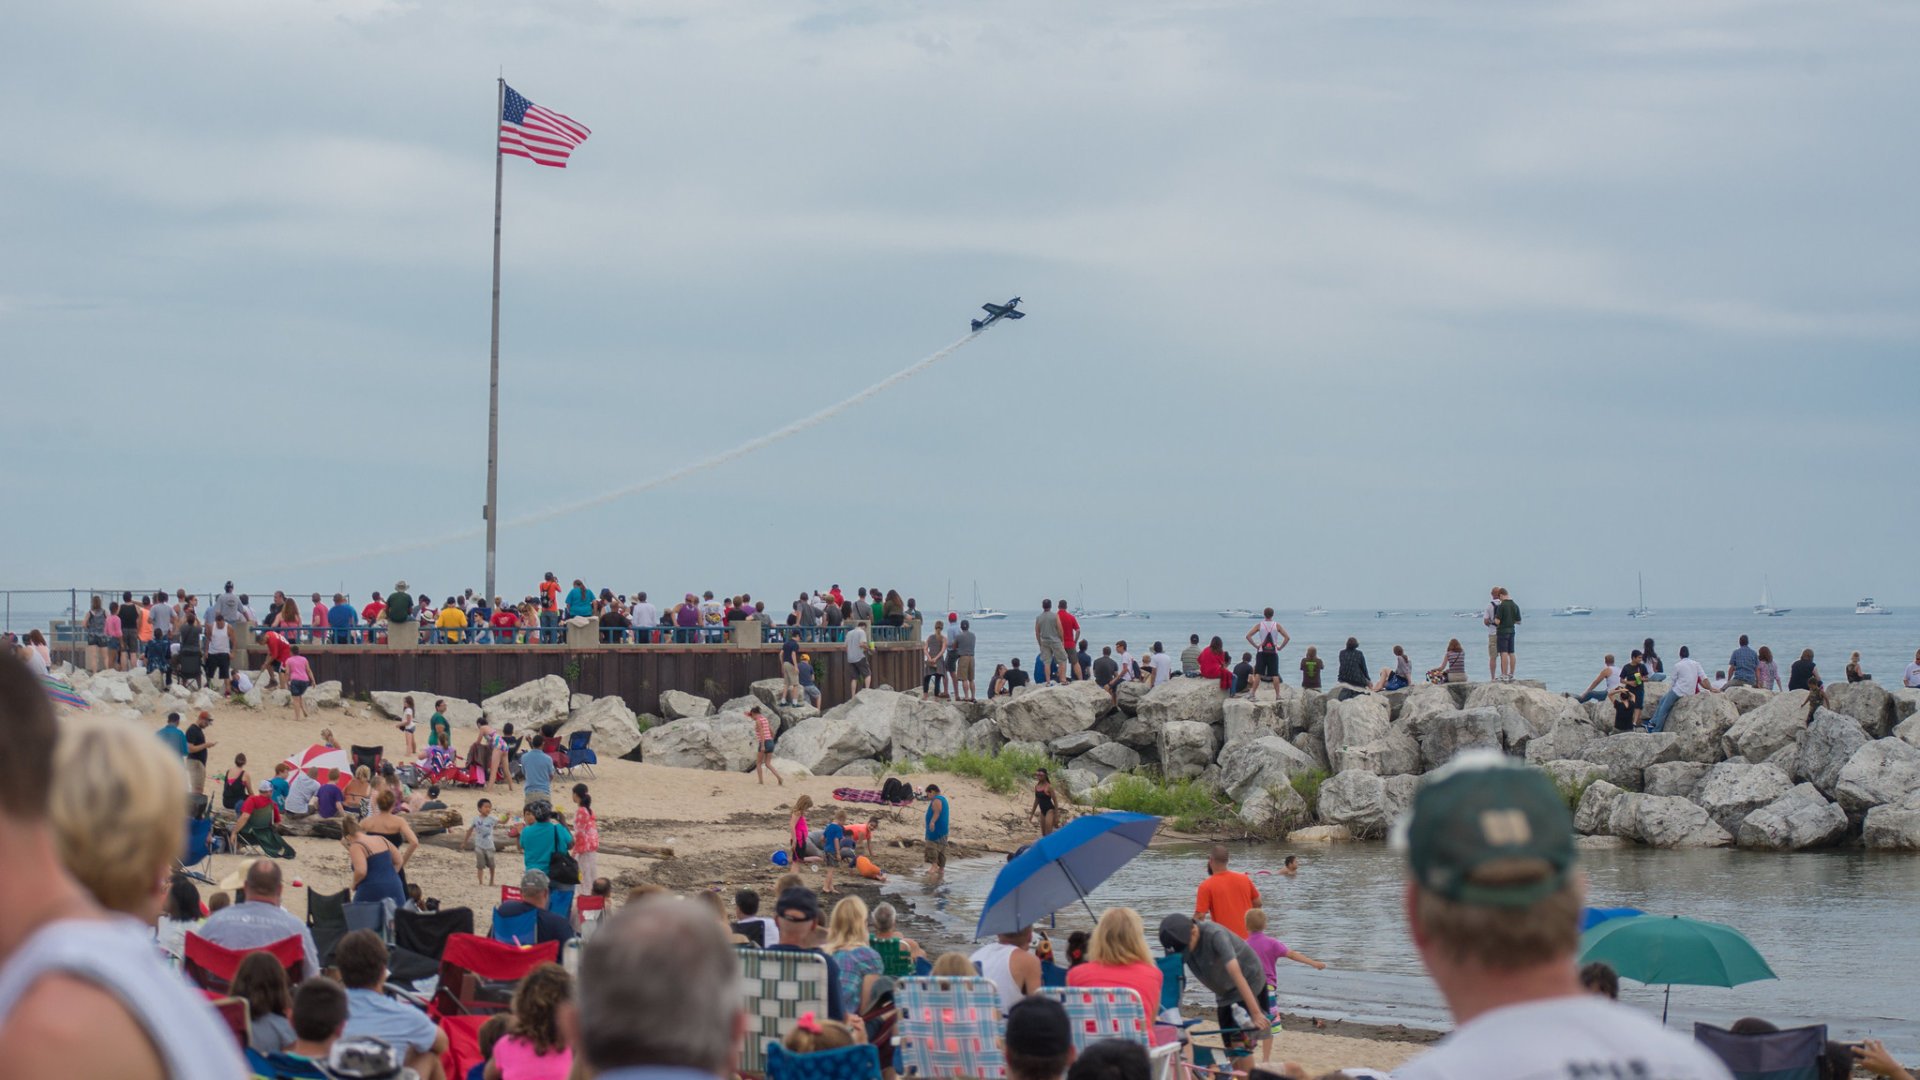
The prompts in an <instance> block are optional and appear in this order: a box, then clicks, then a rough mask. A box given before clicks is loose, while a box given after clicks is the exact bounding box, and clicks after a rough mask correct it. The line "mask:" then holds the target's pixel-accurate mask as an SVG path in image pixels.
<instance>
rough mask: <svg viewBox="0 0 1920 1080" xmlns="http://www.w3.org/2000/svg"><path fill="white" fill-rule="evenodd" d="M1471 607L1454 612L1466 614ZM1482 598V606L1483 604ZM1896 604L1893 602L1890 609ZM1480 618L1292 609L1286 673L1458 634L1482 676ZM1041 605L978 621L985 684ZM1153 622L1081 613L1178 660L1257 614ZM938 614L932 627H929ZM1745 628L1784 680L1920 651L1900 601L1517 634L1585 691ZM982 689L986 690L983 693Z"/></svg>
mask: <svg viewBox="0 0 1920 1080" xmlns="http://www.w3.org/2000/svg"><path fill="white" fill-rule="evenodd" d="M1470 606H1472V605H1464V604H1463V605H1462V606H1461V607H1460V608H1459V609H1456V610H1466V609H1467V608H1468V607H1470ZM1481 606H1484V602H1483V604H1482V605H1481ZM1888 606H1889V607H1891V606H1892V605H1888ZM1473 610H1474V612H1475V614H1474V616H1473V617H1471V618H1458V619H1456V618H1454V617H1453V612H1452V611H1433V612H1430V613H1428V614H1427V615H1426V616H1424V617H1422V616H1418V615H1415V614H1414V613H1413V612H1412V611H1408V612H1406V613H1404V614H1401V615H1390V616H1388V617H1386V618H1379V617H1376V615H1375V613H1374V612H1372V611H1335V612H1331V613H1329V614H1327V615H1321V616H1313V617H1309V616H1306V615H1304V614H1302V613H1301V612H1300V611H1297V610H1295V611H1283V612H1280V613H1279V614H1278V615H1277V616H1276V618H1277V619H1278V620H1279V621H1280V624H1281V625H1282V626H1284V627H1286V629H1287V632H1288V633H1289V634H1292V635H1293V641H1292V643H1291V644H1290V645H1288V646H1287V650H1286V652H1284V653H1282V654H1281V666H1280V673H1281V674H1282V675H1284V676H1285V677H1286V679H1287V681H1288V682H1291V683H1298V682H1299V681H1300V668H1299V664H1300V658H1301V657H1302V656H1304V655H1306V651H1307V646H1308V645H1317V646H1319V648H1320V656H1321V658H1323V659H1324V660H1326V661H1327V664H1328V668H1329V674H1328V676H1327V682H1328V683H1329V684H1331V682H1332V674H1331V670H1332V668H1333V666H1334V664H1335V662H1336V659H1337V656H1338V654H1339V652H1340V650H1341V648H1342V647H1344V646H1345V645H1346V642H1347V638H1348V637H1355V638H1358V639H1359V640H1360V649H1361V651H1362V652H1364V653H1365V654H1366V657H1367V663H1368V665H1369V666H1370V668H1371V670H1372V672H1373V673H1374V674H1376V675H1377V674H1379V672H1380V670H1381V669H1382V668H1385V667H1389V666H1391V665H1392V662H1393V647H1394V646H1395V645H1400V646H1403V647H1404V648H1405V649H1406V650H1407V652H1408V654H1409V655H1410V656H1412V657H1413V665H1414V670H1415V672H1416V673H1417V672H1424V671H1426V670H1427V669H1428V668H1433V667H1438V666H1440V660H1441V657H1442V656H1443V654H1444V653H1445V652H1446V647H1447V639H1448V638H1451V637H1457V638H1459V639H1460V643H1461V645H1463V646H1464V647H1465V648H1466V650H1467V676H1468V677H1469V678H1471V679H1474V680H1476V681H1477V680H1481V679H1485V678H1486V677H1487V669H1486V653H1487V647H1486V642H1487V635H1486V630H1485V628H1483V627H1482V626H1481V625H1480V618H1479V615H1478V611H1479V607H1477V606H1476V607H1473ZM1035 614H1037V612H1034V611H1026V612H1015V611H1008V613H1007V618H1005V619H994V620H988V621H985V622H978V623H974V624H973V631H974V635H975V637H976V639H977V642H976V644H977V656H978V658H979V662H980V665H981V668H980V677H981V678H982V679H983V680H984V679H985V678H986V677H987V676H988V675H989V674H990V673H991V672H992V671H993V665H995V664H1003V663H1006V662H1007V660H1008V659H1009V658H1011V657H1014V656H1018V657H1019V658H1020V666H1021V667H1024V668H1031V667H1032V665H1033V659H1034V654H1035V653H1036V652H1037V651H1038V650H1037V649H1036V647H1035V645H1034V640H1033V617H1034V615H1035ZM1149 614H1150V616H1151V617H1150V618H1144V619H1083V620H1082V621H1081V623H1080V630H1081V635H1082V636H1083V637H1084V638H1085V639H1086V640H1087V641H1088V642H1089V644H1090V645H1091V646H1092V652H1093V655H1095V656H1098V655H1100V647H1101V646H1103V645H1112V644H1113V643H1114V642H1115V641H1116V640H1125V641H1126V642H1127V648H1128V651H1129V652H1131V653H1132V654H1133V655H1134V657H1135V658H1140V657H1143V656H1145V655H1146V654H1147V653H1148V652H1149V651H1151V649H1152V648H1153V643H1154V642H1155V641H1160V642H1162V643H1164V644H1165V645H1166V647H1167V652H1169V653H1171V654H1173V656H1174V659H1175V661H1176V662H1178V660H1179V655H1180V650H1181V649H1183V648H1185V647H1186V644H1187V636H1188V635H1189V634H1199V635H1200V643H1201V644H1202V645H1204V644H1206V643H1207V641H1208V640H1209V639H1210V638H1212V637H1213V636H1214V635H1216V634H1218V635H1219V636H1220V638H1221V640H1222V642H1223V643H1224V644H1225V645H1226V647H1227V649H1228V651H1229V652H1230V653H1232V655H1233V656H1234V657H1235V658H1236V659H1237V658H1238V657H1239V655H1240V654H1241V653H1242V652H1245V651H1247V649H1248V646H1247V644H1246V633H1247V631H1248V630H1249V629H1251V628H1252V626H1253V624H1254V622H1256V621H1257V620H1253V619H1239V618H1235V619H1224V618H1221V617H1220V616H1219V615H1218V614H1216V613H1215V612H1211V611H1155V612H1151V613H1149ZM932 628H933V627H932V622H931V619H929V621H928V623H927V631H928V632H929V633H931V632H932ZM1741 634H1747V635H1749V636H1750V637H1751V638H1752V640H1753V645H1754V647H1755V648H1759V647H1760V646H1761V645H1767V646H1769V647H1771V648H1772V650H1773V654H1774V659H1775V661H1776V662H1777V663H1778V664H1779V665H1780V672H1781V678H1782V679H1784V678H1785V677H1786V670H1787V665H1788V663H1789V662H1791V661H1792V660H1794V659H1795V658H1797V657H1798V656H1799V655H1800V650H1801V649H1805V648H1811V649H1812V650H1813V652H1814V659H1815V661H1816V662H1817V663H1818V664H1819V665H1820V672H1821V674H1822V675H1823V676H1825V677H1826V679H1827V680H1828V681H1829V682H1835V681H1839V680H1841V679H1843V678H1844V677H1845V675H1844V672H1845V668H1846V664H1847V656H1848V654H1849V653H1851V652H1853V651H1854V650H1859V652H1860V656H1861V663H1862V664H1863V665H1864V666H1865V668H1866V670H1867V671H1868V672H1869V673H1870V674H1872V675H1873V676H1874V677H1875V679H1876V680H1877V681H1879V682H1880V683H1881V684H1882V685H1885V686H1898V685H1899V684H1900V678H1901V675H1902V674H1903V673H1904V672H1905V671H1906V669H1907V665H1908V664H1909V663H1912V662H1913V654H1914V650H1915V649H1917V648H1920V608H1913V609H1895V610H1894V612H1893V614H1891V615H1855V614H1854V613H1853V608H1852V607H1845V608H1805V609H1800V608H1796V609H1795V610H1793V611H1792V612H1791V613H1789V614H1787V615H1783V616H1779V617H1777V618H1776V617H1767V616H1757V615H1754V614H1753V613H1752V612H1751V611H1749V610H1746V609H1698V610H1676V611H1664V610H1663V611H1661V612H1660V613H1659V614H1658V615H1655V616H1654V617H1652V618H1647V619H1632V618H1628V617H1627V614H1626V612H1625V611H1620V610H1614V611H1597V612H1595V613H1594V614H1592V615H1571V616H1565V617H1556V616H1553V615H1552V614H1551V612H1550V611H1549V610H1546V609H1527V610H1526V611H1525V617H1524V621H1523V622H1522V623H1521V625H1520V630H1519V633H1518V634H1517V636H1516V642H1515V648H1516V653H1515V655H1516V656H1517V657H1518V667H1517V669H1516V674H1517V675H1518V676H1519V677H1520V678H1523V679H1538V680H1541V681H1543V682H1545V683H1546V685H1547V686H1548V687H1549V688H1550V689H1553V690H1556V691H1573V692H1576V693H1577V692H1579V691H1582V690H1585V689H1586V688H1587V683H1589V682H1591V681H1592V680H1593V677H1594V676H1595V675H1597V674H1599V672H1600V666H1601V659H1602V658H1603V657H1604V656H1605V655H1606V654H1608V653H1613V654H1614V656H1615V658H1616V659H1617V660H1618V661H1619V662H1620V663H1622V664H1624V663H1626V662H1627V654H1628V653H1629V652H1630V651H1632V650H1634V649H1637V648H1639V647H1640V643H1641V642H1642V641H1643V640H1645V639H1646V638H1649V637H1650V638H1653V639H1654V640H1655V641H1656V642H1657V643H1658V644H1657V651H1658V652H1659V654H1660V657H1661V659H1662V660H1664V661H1665V662H1666V664H1667V666H1668V667H1669V668H1671V667H1672V666H1673V663H1674V661H1675V660H1678V659H1679V658H1680V646H1682V645H1690V646H1692V648H1693V651H1694V654H1695V659H1698V660H1699V661H1700V662H1701V663H1702V664H1704V665H1705V666H1706V668H1707V671H1708V672H1709V673H1712V672H1713V671H1714V670H1715V669H1717V668H1723V667H1725V666H1726V663H1727V657H1728V656H1729V655H1730V654H1731V653H1732V652H1733V649H1734V646H1735V645H1736V644H1737V643H1738V641H1739V638H1740V635H1741ZM985 690H986V688H985V686H984V685H983V686H982V687H981V692H982V693H985Z"/></svg>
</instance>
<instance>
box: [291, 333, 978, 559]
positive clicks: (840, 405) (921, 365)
mask: <svg viewBox="0 0 1920 1080" xmlns="http://www.w3.org/2000/svg"><path fill="white" fill-rule="evenodd" d="M984 333H986V330H985V329H984V328H983V329H980V330H975V331H973V332H972V333H970V334H968V335H967V336H966V337H963V338H961V339H960V340H958V341H956V342H954V343H953V344H951V345H948V346H947V347H946V348H944V349H941V350H939V351H938V352H936V353H934V354H932V355H931V356H928V357H926V358H925V359H923V360H920V361H919V362H917V363H915V364H913V365H912V366H911V367H906V368H902V369H901V370H899V371H896V372H894V373H893V374H891V375H889V376H887V377H886V378H884V379H881V380H880V381H879V382H877V383H874V384H873V385H872V386H869V387H867V388H866V389H864V390H862V391H860V392H859V393H857V394H855V395H853V396H852V397H849V398H844V399H842V400H840V401H836V402H834V403H833V404H832V405H829V406H827V407H826V408H824V409H821V410H820V411H818V412H814V413H809V414H808V415H806V416H803V417H801V418H800V419H798V420H795V421H794V422H793V423H791V424H788V425H786V426H785V427H781V428H777V429H775V430H773V431H770V432H768V433H766V434H765V435H760V436H757V437H755V438H752V439H748V440H747V441H746V442H743V443H741V444H740V445H738V446H735V447H732V448H731V449H727V450H722V451H721V452H720V453H717V454H714V455H713V456H712V457H708V458H703V459H701V460H699V461H696V462H693V463H692V464H690V465H682V466H680V467H679V468H677V469H674V470H673V471H671V472H667V473H662V474H661V475H659V476H656V477H653V478H652V479H649V480H643V481H641V482H640V483H638V484H632V485H629V486H627V487H623V488H616V489H615V490H613V491H609V492H606V493H604V494H600V495H595V496H593V497H591V498H586V499H579V500H576V501H574V502H570V503H562V504H560V505H559V506H554V507H549V508H548V509H545V510H537V511H535V512H533V513H531V514H522V515H521V516H519V517H514V518H503V519H502V520H501V522H500V527H501V528H502V529H517V528H521V527H523V526H527V525H536V524H539V523H540V522H543V521H552V520H553V519H555V518H561V517H566V516H567V515H569V514H577V513H579V512H581V511H582V510H591V509H593V508H594V507H596V506H605V505H607V504H608V503H612V502H619V501H620V500H621V499H630V498H632V497H633V496H635V495H640V494H643V493H645V492H649V491H652V490H654V489H656V488H662V487H665V486H667V485H668V484H671V483H674V482H676V481H679V480H684V479H686V478H687V477H689V476H692V475H693V474H695V473H699V472H705V471H706V470H708V469H717V468H719V467H720V466H722V465H725V464H727V463H728V462H730V461H737V460H739V459H740V458H743V457H746V456H747V455H748V454H751V453H753V452H754V451H756V450H764V449H766V448H767V447H769V446H772V445H773V444H774V443H777V442H780V441H781V440H782V439H787V438H791V437H793V436H795V435H798V434H799V433H801V432H803V431H805V430H807V429H808V428H812V427H818V426H819V425H821V424H824V423H826V422H827V421H829V420H831V419H833V418H834V417H836V416H838V415H840V414H841V413H843V412H846V411H847V410H848V409H851V408H853V407H854V406H855V405H858V404H860V403H861V402H863V401H866V400H867V399H868V398H871V397H873V396H875V395H876V394H882V393H885V392H886V391H888V390H890V389H892V388H893V387H895V386H898V385H900V384H901V383H903V382H906V381H907V380H908V379H911V378H913V377H914V376H915V375H918V374H920V373H921V372H923V371H925V370H927V369H928V368H930V367H932V366H933V365H935V364H937V363H939V362H940V361H942V360H945V359H946V358H947V357H949V356H952V355H953V354H954V353H955V352H957V351H959V349H960V347H961V346H963V345H965V344H967V343H968V342H970V341H972V340H973V339H974V338H977V337H979V336H980V335H981V334H984ZM486 534H487V529H486V526H484V525H481V526H477V527H475V528H471V529H463V530H461V531H459V532H452V533H442V534H440V535H438V536H432V537H426V538H423V539H420V540H409V541H404V542H401V543H396V544H388V545H386V546H384V547H377V548H368V549H367V550H365V551H355V552H349V553H348V554H345V555H327V556H324V557H321V558H316V559H308V560H306V561H304V562H297V563H281V564H279V565H277V566H272V567H263V568H261V570H260V572H262V573H264V572H268V571H287V570H305V569H309V568H311V567H315V566H330V565H333V564H336V563H346V562H357V561H359V560H361V559H378V558H385V557H388V556H392V555H405V554H409V553H411V552H415V551H428V550H431V549H433V548H437V547H442V546H444V545H446V544H452V543H456V542H458V541H461V540H473V539H478V538H479V537H482V536H485V535H486Z"/></svg>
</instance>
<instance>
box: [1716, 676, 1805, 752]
mask: <svg viewBox="0 0 1920 1080" xmlns="http://www.w3.org/2000/svg"><path fill="white" fill-rule="evenodd" d="M1731 692H1732V691H1729V693H1731ZM1750 692H1751V693H1756V694H1758V693H1762V691H1759V690H1753V691H1750ZM1806 733H1807V692H1806V691H1805V690H1793V691H1789V692H1787V693H1784V694H1768V695H1767V700H1766V701H1765V702H1763V703H1761V704H1760V705H1758V706H1756V707H1755V708H1752V709H1747V710H1743V711H1742V712H1741V714H1740V719H1739V720H1737V721H1735V722H1734V724H1733V726H1732V727H1730V728H1728V729H1727V733H1726V734H1725V735H1723V736H1721V738H1720V748H1721V750H1723V751H1724V752H1725V753H1726V755H1727V756H1728V757H1733V756H1735V755H1738V756H1740V757H1743V758H1746V759H1747V760H1748V761H1765V760H1766V759H1768V758H1770V757H1772V756H1773V755H1774V754H1775V753H1777V752H1779V750H1780V748H1781V747H1783V746H1789V745H1791V746H1794V747H1798V746H1799V745H1800V740H1801V739H1802V738H1804V737H1805V736H1806Z"/></svg>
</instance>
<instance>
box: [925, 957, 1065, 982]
mask: <svg viewBox="0 0 1920 1080" xmlns="http://www.w3.org/2000/svg"><path fill="white" fill-rule="evenodd" d="M1081 966H1082V967H1084V966H1086V965H1084V964H1083V965H1081ZM931 974H932V975H933V977H934V978H936V979H964V978H966V977H968V976H970V975H978V974H980V973H979V972H978V971H976V970H974V967H973V961H972V960H971V959H970V958H969V957H968V956H967V954H966V953H963V952H943V953H941V954H940V955H939V956H938V957H937V958H935V960H934V961H933V971H932V973H931Z"/></svg>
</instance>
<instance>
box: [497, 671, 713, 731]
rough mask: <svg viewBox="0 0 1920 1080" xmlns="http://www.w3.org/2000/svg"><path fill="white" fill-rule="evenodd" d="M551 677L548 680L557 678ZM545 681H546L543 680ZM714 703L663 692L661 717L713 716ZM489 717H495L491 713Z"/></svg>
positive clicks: (698, 697)
mask: <svg viewBox="0 0 1920 1080" xmlns="http://www.w3.org/2000/svg"><path fill="white" fill-rule="evenodd" d="M556 677H557V676H553V675H549V676H547V678H549V679H551V678H556ZM543 681H544V680H543ZM713 712H714V709H713V702H711V701H708V700H707V699H706V698H703V697H701V696H700V695H699V694H689V693H687V692H686V691H685V690H662V691H661V692H660V715H662V716H664V717H666V718H667V719H668V720H686V719H688V718H690V717H695V716H712V715H713ZM487 715H489V716H491V715H493V714H492V713H491V712H489V713H488V714H487Z"/></svg>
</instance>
